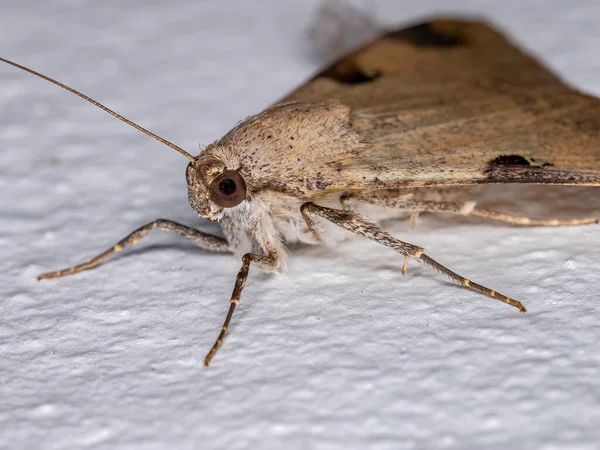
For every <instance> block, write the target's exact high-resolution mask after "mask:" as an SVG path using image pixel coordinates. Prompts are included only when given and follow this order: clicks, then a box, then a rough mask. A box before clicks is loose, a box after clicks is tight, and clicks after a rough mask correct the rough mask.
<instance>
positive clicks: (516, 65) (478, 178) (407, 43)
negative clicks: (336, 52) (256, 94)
mask: <svg viewBox="0 0 600 450" xmlns="http://www.w3.org/2000/svg"><path fill="white" fill-rule="evenodd" d="M282 101H283V102H290V101H340V102H341V103H343V104H345V105H348V106H349V107H350V108H351V121H352V127H353V128H354V129H355V130H356V131H357V132H358V133H359V135H360V136H361V138H362V139H363V140H364V142H365V143H366V144H367V145H365V146H364V147H363V149H362V150H361V151H359V152H357V153H356V154H354V155H353V156H352V157H351V158H349V157H344V158H341V159H339V160H337V161H335V163H332V162H331V155H327V159H328V161H325V160H324V162H323V164H324V166H323V169H328V170H327V172H329V173H331V174H335V175H334V176H332V177H331V181H332V182H331V183H330V184H329V185H328V189H353V188H356V189H371V188H391V187H404V186H406V187H408V186H435V185H451V184H480V183H509V182H514V183H552V184H579V185H600V100H598V99H596V98H594V97H591V96H587V95H584V94H582V93H579V92H577V91H575V90H574V89H572V88H570V87H569V86H567V85H566V84H564V83H563V82H562V81H561V80H559V79H558V78H557V77H556V76H555V75H553V74H552V73H551V72H550V71H548V70H547V69H545V68H544V67H543V66H542V65H541V64H539V63H538V62H537V61H535V60H534V59H533V58H532V57H530V56H529V55H527V54H525V53H523V52H522V51H521V50H519V49H517V48H516V47H514V46H513V45H512V44H511V43H510V42H509V41H508V40H507V39H506V38H505V37H503V36H502V35H501V34H500V33H498V32H497V31H495V30H494V29H493V28H491V27H490V26H488V25H486V24H484V23H480V22H469V21H457V20H434V21H430V22H426V23H423V24H420V25H416V26H412V27H409V28H405V29H402V30H399V31H395V32H392V33H388V34H386V35H384V36H383V37H381V38H380V39H378V40H376V41H374V42H372V43H371V44H368V45H367V46H365V47H363V48H361V49H358V50H357V51H355V52H352V53H350V54H348V55H346V56H344V57H343V58H341V59H340V60H339V61H337V62H336V63H334V64H332V65H331V66H330V67H328V68H327V69H325V70H324V71H322V72H321V73H320V74H318V75H317V76H315V77H314V78H313V79H312V80H310V81H309V82H308V83H306V84H305V85H303V86H301V87H300V88H299V89H297V90H296V91H294V92H293V93H292V94H290V95H289V96H288V97H286V98H285V99H283V100H282Z"/></svg>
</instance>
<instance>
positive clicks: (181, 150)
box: [0, 57, 195, 162]
mask: <svg viewBox="0 0 600 450" xmlns="http://www.w3.org/2000/svg"><path fill="white" fill-rule="evenodd" d="M0 61H4V62H5V63H6V64H10V65H11V66H14V67H18V68H19V69H21V70H24V71H25V72H29V73H31V74H33V75H35V76H37V77H40V78H43V79H44V80H46V81H49V82H50V83H52V84H55V85H57V86H60V87H61V88H63V89H66V90H67V91H69V92H71V93H73V94H75V95H76V96H78V97H81V98H82V99H84V100H87V101H88V102H90V103H91V104H92V105H96V106H97V107H98V108H100V109H101V110H103V111H106V112H107V113H109V114H110V115H111V116H113V117H116V118H117V119H119V120H120V121H122V122H125V123H126V124H127V125H129V126H132V127H133V128H135V129H136V130H138V131H141V132H142V133H144V134H146V135H148V136H150V137H151V138H154V139H156V140H157V141H158V142H162V143H163V144H165V145H167V146H169V147H171V148H172V149H173V150H177V151H178V152H179V153H181V154H182V155H183V156H185V157H186V158H187V159H189V160H190V161H192V162H193V161H195V159H194V157H193V156H192V155H190V154H189V153H188V152H186V151H185V150H184V149H182V148H181V147H178V146H176V145H175V144H173V143H172V142H169V141H167V140H166V139H163V138H161V137H160V136H158V135H156V134H154V133H152V132H151V131H148V130H146V129H145V128H143V127H141V126H139V125H138V124H137V123H134V122H132V121H131V120H129V119H126V118H125V117H123V116H122V115H120V114H117V113H116V112H114V111H113V110H112V109H110V108H107V107H106V106H104V105H103V104H101V103H98V102H97V101H96V100H94V99H93V98H90V97H88V96H87V95H84V94H82V93H81V92H79V91H77V90H75V89H73V88H71V87H69V86H67V85H66V84H62V83H61V82H60V81H56V80H55V79H53V78H50V77H47V76H46V75H42V74H41V73H39V72H36V71H35V70H33V69H30V68H28V67H25V66H22V65H21V64H17V63H16V62H13V61H10V60H8V59H5V58H2V57H0Z"/></svg>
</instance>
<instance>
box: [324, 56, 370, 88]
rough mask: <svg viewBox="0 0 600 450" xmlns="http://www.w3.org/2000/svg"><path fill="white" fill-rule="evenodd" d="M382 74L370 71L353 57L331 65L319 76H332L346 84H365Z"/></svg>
mask: <svg viewBox="0 0 600 450" xmlns="http://www.w3.org/2000/svg"><path fill="white" fill-rule="evenodd" d="M380 75H381V74H380V73H368V72H366V71H364V70H362V69H361V68H360V67H359V65H358V64H356V62H355V61H353V60H352V59H351V58H344V59H341V60H339V61H337V62H335V63H334V64H332V65H331V66H329V67H328V68H327V69H325V70H324V71H323V72H321V73H320V74H319V75H317V77H326V78H331V79H333V80H335V81H337V82H339V83H344V84H363V83H369V82H371V81H373V80H375V79H377V78H378V77H379V76H380Z"/></svg>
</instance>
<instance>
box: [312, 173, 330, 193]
mask: <svg viewBox="0 0 600 450" xmlns="http://www.w3.org/2000/svg"><path fill="white" fill-rule="evenodd" d="M330 184H331V180H325V179H324V178H323V175H322V174H321V172H318V173H317V177H316V180H315V187H316V188H317V189H325V188H326V187H327V186H329V185H330Z"/></svg>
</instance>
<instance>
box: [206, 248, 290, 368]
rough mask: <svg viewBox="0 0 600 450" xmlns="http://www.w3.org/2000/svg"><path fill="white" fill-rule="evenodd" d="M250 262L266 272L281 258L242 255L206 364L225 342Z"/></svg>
mask: <svg viewBox="0 0 600 450" xmlns="http://www.w3.org/2000/svg"><path fill="white" fill-rule="evenodd" d="M250 264H255V265H256V266H258V267H259V268H261V269H262V270H264V271H266V272H272V271H273V270H275V269H276V268H277V267H278V265H279V258H278V256H277V254H276V253H271V254H270V255H269V256H261V255H257V254H255V253H246V254H245V255H244V256H243V257H242V267H241V269H240V271H239V272H238V274H237V277H236V278H235V286H234V287H233V292H232V293H231V299H230V300H229V311H228V312H227V317H225V322H223V326H222V327H221V332H220V333H219V337H217V340H216V341H215V343H214V345H213V346H212V348H211V349H210V351H209V352H208V354H207V355H206V358H204V365H205V366H208V365H209V364H210V361H211V360H212V359H213V356H215V353H217V350H219V347H221V345H222V344H223V338H224V337H225V334H226V333H227V329H228V328H229V322H230V321H231V317H232V316H233V311H234V310H235V307H236V306H237V304H238V303H239V302H240V297H241V295H242V290H243V289H244V286H245V285H246V280H247V279H248V272H249V271H250Z"/></svg>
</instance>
